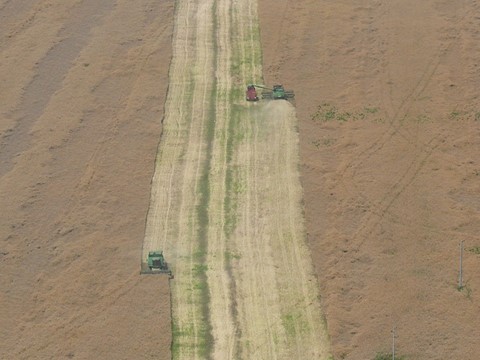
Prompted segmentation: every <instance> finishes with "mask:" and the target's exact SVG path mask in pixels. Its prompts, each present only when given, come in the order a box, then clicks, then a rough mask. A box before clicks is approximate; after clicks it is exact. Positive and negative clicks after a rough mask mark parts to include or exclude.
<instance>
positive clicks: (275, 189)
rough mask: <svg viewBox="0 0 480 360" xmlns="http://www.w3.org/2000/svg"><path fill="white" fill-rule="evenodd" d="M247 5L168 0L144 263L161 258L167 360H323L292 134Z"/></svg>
mask: <svg viewBox="0 0 480 360" xmlns="http://www.w3.org/2000/svg"><path fill="white" fill-rule="evenodd" d="M256 6H257V4H256V1H254V0H248V1H247V0H246V1H242V2H234V3H232V2H230V1H227V0H216V1H215V0H203V1H193V0H190V1H189V0H183V1H179V2H177V9H176V19H175V24H176V25H175V31H174V39H173V42H174V43H173V48H174V55H173V60H172V64H171V69H170V88H169V94H168V98H167V103H166V116H165V119H164V133H163V135H162V139H161V142H160V146H159V150H158V156H157V163H156V172H155V176H154V178H153V182H152V198H151V205H150V210H149V216H148V219H147V229H146V237H145V242H144V251H143V259H142V260H143V261H145V258H146V256H147V254H148V251H152V250H157V249H162V250H164V252H165V255H166V258H167V261H168V262H169V263H170V266H171V268H172V270H173V272H174V274H175V280H173V281H172V282H171V284H172V306H173V309H172V314H173V338H174V340H173V346H172V352H173V356H174V358H175V359H199V358H207V357H213V358H215V359H253V358H255V359H287V358H291V357H298V358H302V359H304V358H305V359H307V358H308V359H314V358H317V359H322V358H327V356H328V352H329V349H328V342H327V340H326V339H327V337H326V334H325V330H324V325H323V322H322V317H321V312H320V307H319V301H318V290H317V283H316V280H315V278H314V276H313V271H312V266H311V260H310V255H309V252H308V248H307V247H306V245H305V241H304V235H305V234H304V224H303V215H302V190H301V187H300V182H299V174H298V170H297V166H298V134H297V132H296V118H295V112H294V109H293V107H292V106H291V105H290V104H288V103H287V102H285V101H279V102H271V103H258V104H247V103H246V102H245V101H244V88H245V85H246V84H247V83H249V82H260V81H261V78H262V77H261V74H262V72H261V66H260V64H261V54H260V44H259V31H258V25H257V20H256Z"/></svg>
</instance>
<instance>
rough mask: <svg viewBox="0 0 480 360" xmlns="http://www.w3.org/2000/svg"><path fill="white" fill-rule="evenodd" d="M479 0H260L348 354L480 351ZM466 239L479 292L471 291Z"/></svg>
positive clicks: (335, 327) (435, 355)
mask: <svg viewBox="0 0 480 360" xmlns="http://www.w3.org/2000/svg"><path fill="white" fill-rule="evenodd" d="M479 13H480V3H479V2H478V1H460V0H449V1H442V0H426V1H413V0H401V1H400V0H394V1H382V0H376V1H345V0H341V1H338V0H335V1H330V0H324V1H317V0H299V1H287V0H279V1H269V0H267V1H259V14H260V20H261V22H260V24H261V36H262V44H263V50H264V58H263V61H264V69H265V73H266V74H265V78H266V81H267V83H270V84H271V83H274V82H283V83H284V84H285V85H286V86H288V87H289V88H292V89H294V90H295V93H296V109H297V115H298V117H299V124H300V146H301V173H302V183H303V188H304V192H305V201H306V217H307V231H308V239H309V244H310V247H311V250H312V254H313V259H314V263H315V266H316V271H317V275H318V278H319V283H320V285H321V295H322V304H323V310H324V311H325V314H326V319H327V323H328V331H329V335H330V338H331V343H332V350H333V353H334V355H335V358H336V359H352V360H357V359H373V358H374V357H375V354H376V353H378V352H387V351H389V350H390V345H391V340H392V335H391V330H392V328H393V327H394V326H395V327H396V335H397V338H396V345H397V349H396V350H397V356H399V355H404V356H406V358H407V359H446V358H448V359H470V360H475V359H478V358H479V353H480V350H479V349H480V328H479V327H478V324H479V323H480V311H479V310H480V277H479V276H478V272H479V270H480V255H479V250H480V248H479V246H480V238H479V235H478V234H479V231H480V181H479V180H480V162H479V159H480V101H479V89H480V63H479V59H480V17H479ZM462 240H464V241H465V249H466V251H465V254H464V264H463V265H464V268H463V270H464V288H463V290H462V291H459V290H458V289H457V281H458V273H459V243H460V241H462Z"/></svg>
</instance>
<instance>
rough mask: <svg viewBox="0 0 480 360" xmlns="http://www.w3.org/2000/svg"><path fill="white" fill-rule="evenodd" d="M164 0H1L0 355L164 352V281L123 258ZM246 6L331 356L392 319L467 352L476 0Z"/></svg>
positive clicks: (479, 259)
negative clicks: (279, 128) (288, 141)
mask: <svg viewBox="0 0 480 360" xmlns="http://www.w3.org/2000/svg"><path fill="white" fill-rule="evenodd" d="M236 3H242V4H246V3H248V2H243V1H237V2H236ZM173 4H174V1H162V2H155V1H148V0H139V1H135V2H132V1H124V0H117V1H113V0H112V1H108V0H105V1H90V0H83V1H81V0H67V1H66V0H62V1H60V0H42V1H33V0H17V1H11V0H0V58H1V61H0V99H1V100H0V204H1V209H2V211H1V213H0V288H1V292H0V344H1V346H0V358H2V359H3V358H5V359H61V358H74V359H110V358H115V359H136V358H156V359H158V358H159V359H170V357H171V356H170V340H171V335H170V333H171V329H170V299H169V296H170V294H169V291H168V282H167V279H166V278H165V277H162V276H160V277H153V276H147V277H141V276H140V275H139V274H138V270H139V263H140V258H141V256H142V254H141V246H142V241H143V237H144V232H145V231H144V230H145V228H144V226H145V218H146V215H147V209H148V207H149V203H150V191H151V186H150V181H151V179H152V176H153V171H154V159H155V156H156V148H157V145H158V139H159V137H160V134H161V131H162V126H161V119H162V117H163V115H162V114H163V103H164V101H165V98H166V90H167V85H168V84H167V81H168V76H167V75H168V69H169V65H170V58H171V53H172V52H171V45H172V41H171V36H172V32H173V18H174V11H173ZM258 10H259V17H260V25H261V42H262V48H263V65H264V66H263V72H264V75H265V79H264V80H265V83H267V84H273V83H276V82H278V83H283V84H284V85H285V86H286V87H287V88H288V89H293V90H294V91H295V94H296V116H297V118H298V126H299V135H300V164H301V166H300V173H301V179H302V185H303V192H304V201H305V215H306V228H307V233H308V243H309V245H310V250H311V254H312V259H313V263H314V266H315V271H316V275H317V279H318V284H319V285H320V294H321V302H322V308H323V311H324V313H325V318H326V321H327V327H328V332H329V336H330V340H331V346H332V352H333V354H334V355H335V359H351V360H363V359H366V360H367V359H373V358H374V357H375V355H376V354H377V353H379V352H390V351H391V350H390V346H391V341H392V334H391V330H392V329H393V328H394V327H395V329H396V332H395V334H396V346H397V348H396V350H397V355H399V356H400V355H404V356H405V357H406V359H420V360H422V359H425V360H426V359H429V360H430V359H446V358H448V359H462V360H465V359H467V360H477V359H478V353H479V351H478V349H480V340H479V339H480V332H479V331H480V330H479V328H478V324H479V323H480V300H479V299H480V298H479V296H480V295H479V294H480V280H479V279H480V278H479V277H478V276H477V274H478V271H479V268H480V255H478V253H479V252H480V250H479V247H480V239H479V237H478V234H479V233H480V215H479V214H480V195H479V194H480V188H479V176H480V165H479V163H478V161H479V160H478V159H479V158H480V143H479V142H480V140H479V139H480V137H479V135H480V115H479V114H480V105H479V97H478V89H479V88H480V70H479V65H478V59H480V42H479V37H480V32H479V29H480V19H479V18H478V14H479V13H480V8H479V4H478V2H477V1H473V0H466V1H460V0H449V1H445V0H424V1H413V0H402V1H400V0H394V1H383V0H375V1H369V2H366V1H360V2H358V1H346V0H342V1H334V0H325V1H323V0H322V1H317V0H298V1H287V0H275V1H273V0H262V1H258ZM223 41H225V40H223ZM205 55H208V54H205ZM172 85H173V84H170V86H172ZM242 91H243V90H242ZM270 110H272V109H270ZM217 111H227V110H225V109H217ZM253 168H254V167H252V169H253ZM220 191H221V189H220ZM250 217H251V214H250ZM462 240H463V241H464V247H465V251H464V256H463V275H464V278H463V283H462V285H463V288H462V290H461V291H459V290H458V288H457V287H458V272H459V271H458V269H459V244H460V242H461V241H462ZM255 250H256V251H258V252H260V251H263V250H264V249H262V248H259V249H255ZM218 254H220V255H222V256H225V255H226V253H225V252H224V251H223V250H222V249H220V250H219V251H218ZM214 255H215V254H209V255H208V256H214ZM228 256H231V258H232V259H236V258H238V255H237V254H235V253H231V254H230V253H228ZM241 259H243V258H239V259H238V260H241ZM199 270H202V268H199ZM224 279H225V278H224ZM174 281H177V279H176V280H174ZM219 281H224V280H219ZM223 306H225V303H223ZM227 308H230V307H229V306H227ZM228 316H230V313H228V312H227V313H226V318H228ZM216 326H217V327H218V326H225V329H226V331H229V330H228V326H229V325H228V323H227V322H226V323H225V324H216ZM252 336H255V334H253V335H252ZM221 340H225V341H223V342H222V343H221V344H222V347H221V348H222V349H231V347H230V346H231V344H229V343H228V341H227V340H228V339H217V341H221ZM274 343H275V342H274V341H273V342H272V344H274ZM221 355H222V354H221V353H220V355H219V356H221Z"/></svg>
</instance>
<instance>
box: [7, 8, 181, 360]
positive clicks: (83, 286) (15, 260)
mask: <svg viewBox="0 0 480 360" xmlns="http://www.w3.org/2000/svg"><path fill="white" fill-rule="evenodd" d="M173 10H174V9H173V1H161V2H159V1H151V0H140V1H133V2H132V1H123V0H117V1H113V0H112V1H109V0H104V1H103V0H102V1H92V0H83V1H81V0H42V1H33V0H15V1H10V0H1V1H0V204H1V213H0V289H1V292H0V324H1V325H0V344H1V345H0V358H2V359H62V358H74V359H139V358H142V359H146V358H155V359H159V358H161V359H169V358H170V339H171V338H170V309H169V308H170V298H169V291H168V281H167V280H166V279H165V278H153V277H140V275H139V260H140V257H141V246H142V240H143V235H144V226H145V217H146V213H147V209H148V204H149V194H150V181H151V177H152V175H153V170H154V159H155V152H156V148H157V144H158V138H159V135H160V133H161V119H162V113H163V104H164V99H165V94H166V89H167V74H168V67H169V63H170V58H171V36H172V25H173Z"/></svg>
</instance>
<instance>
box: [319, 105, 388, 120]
mask: <svg viewBox="0 0 480 360" xmlns="http://www.w3.org/2000/svg"><path fill="white" fill-rule="evenodd" d="M379 111H380V110H379V108H378V107H364V108H363V109H361V110H356V111H341V110H339V109H338V108H337V107H336V106H335V105H332V104H329V103H323V104H321V105H319V106H318V107H317V110H316V112H315V113H314V114H312V116H311V119H312V120H313V121H318V122H331V121H336V122H347V121H357V120H372V121H376V122H383V121H382V118H380V117H379V116H378V112H379Z"/></svg>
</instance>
